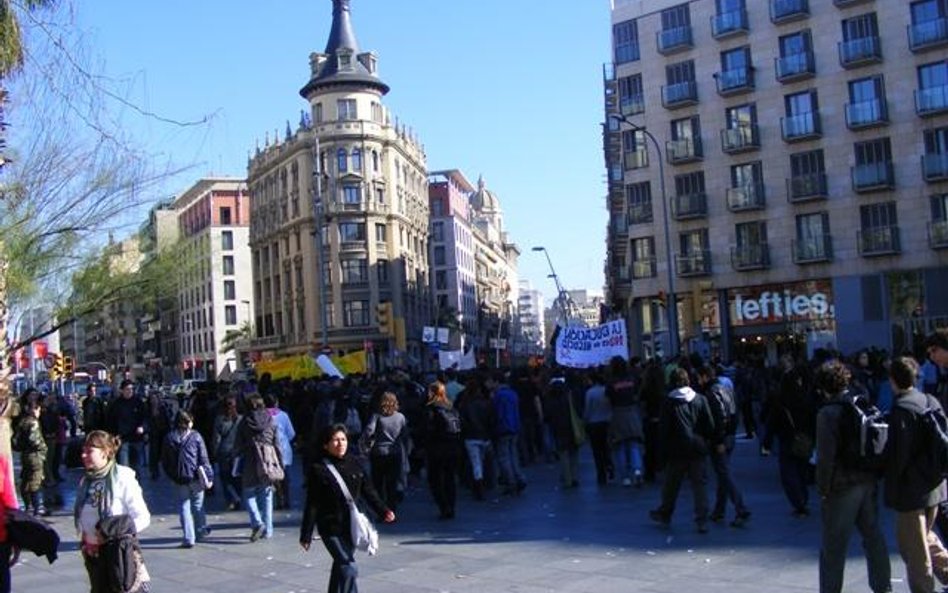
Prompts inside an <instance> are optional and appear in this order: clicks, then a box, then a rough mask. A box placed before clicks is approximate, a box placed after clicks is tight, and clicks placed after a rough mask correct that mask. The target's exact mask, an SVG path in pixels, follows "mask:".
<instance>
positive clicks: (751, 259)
mask: <svg viewBox="0 0 948 593" xmlns="http://www.w3.org/2000/svg"><path fill="white" fill-rule="evenodd" d="M734 231H735V236H736V239H737V241H736V243H737V245H736V246H735V247H734V249H733V250H732V251H731V265H732V266H733V267H734V269H736V270H747V269H760V268H765V267H767V266H769V265H770V252H769V250H768V248H767V223H766V222H764V221H759V220H755V221H752V222H742V223H738V224H736V225H735V226H734Z"/></svg>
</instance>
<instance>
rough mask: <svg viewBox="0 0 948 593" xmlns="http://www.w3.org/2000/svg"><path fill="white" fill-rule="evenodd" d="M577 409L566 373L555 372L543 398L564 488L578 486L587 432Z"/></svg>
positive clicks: (559, 370) (546, 418)
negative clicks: (581, 456)
mask: <svg viewBox="0 0 948 593" xmlns="http://www.w3.org/2000/svg"><path fill="white" fill-rule="evenodd" d="M577 408H578V406H576V405H575V403H574V402H573V390H572V387H571V386H570V384H569V382H568V381H567V379H566V376H565V373H563V372H562V370H561V369H557V370H555V371H554V372H553V378H552V379H550V383H549V385H548V386H547V388H546V394H545V395H544V397H543V414H544V417H545V420H546V423H547V425H548V426H549V427H550V433H551V434H552V435H553V446H554V447H555V449H556V454H557V455H558V456H559V458H560V480H561V485H562V487H563V488H576V487H577V486H579V447H580V445H582V443H583V441H584V439H585V430H584V429H583V426H582V424H581V423H582V416H581V415H580V414H581V412H582V408H578V410H577Z"/></svg>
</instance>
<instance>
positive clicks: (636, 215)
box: [629, 202, 653, 224]
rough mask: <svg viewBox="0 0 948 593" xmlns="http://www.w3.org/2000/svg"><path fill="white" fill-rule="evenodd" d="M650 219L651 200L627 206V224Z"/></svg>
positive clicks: (641, 222) (650, 220)
mask: <svg viewBox="0 0 948 593" xmlns="http://www.w3.org/2000/svg"><path fill="white" fill-rule="evenodd" d="M652 220H653V217H652V203H651V202H648V203H646V204H635V205H631V206H629V224H643V223H647V222H652Z"/></svg>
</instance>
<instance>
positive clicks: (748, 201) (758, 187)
mask: <svg viewBox="0 0 948 593" xmlns="http://www.w3.org/2000/svg"><path fill="white" fill-rule="evenodd" d="M726 198H727V209H728V210H730V211H731V212H742V211H744V210H760V209H762V208H763V207H764V206H765V205H766V200H765V193H764V184H763V183H751V184H748V185H744V186H741V187H729V188H727V194H726Z"/></svg>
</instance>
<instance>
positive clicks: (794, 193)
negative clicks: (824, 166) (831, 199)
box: [787, 173, 829, 202]
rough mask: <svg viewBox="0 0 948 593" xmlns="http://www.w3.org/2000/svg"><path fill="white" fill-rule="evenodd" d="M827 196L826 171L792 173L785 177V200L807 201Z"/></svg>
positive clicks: (822, 198)
mask: <svg viewBox="0 0 948 593" xmlns="http://www.w3.org/2000/svg"><path fill="white" fill-rule="evenodd" d="M828 196H829V191H828V184H827V181H826V173H809V174H806V175H794V176H793V177H790V178H788V179H787V201H789V202H809V201H811V200H825V199H826V198H827V197H828Z"/></svg>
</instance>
